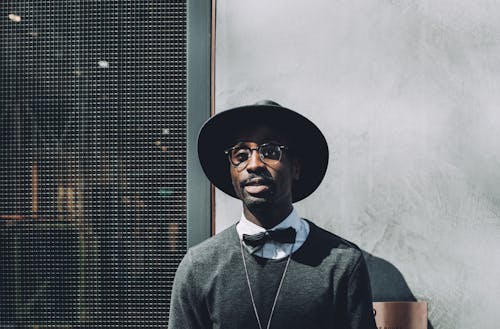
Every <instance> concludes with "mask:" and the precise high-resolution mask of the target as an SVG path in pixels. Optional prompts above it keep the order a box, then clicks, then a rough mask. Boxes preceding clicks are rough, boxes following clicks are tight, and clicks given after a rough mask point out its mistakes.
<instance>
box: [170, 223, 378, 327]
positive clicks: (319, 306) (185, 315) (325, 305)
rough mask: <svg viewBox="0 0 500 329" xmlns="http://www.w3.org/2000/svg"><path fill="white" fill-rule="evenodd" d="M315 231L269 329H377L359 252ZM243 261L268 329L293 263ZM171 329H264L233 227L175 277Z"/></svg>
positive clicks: (195, 253)
mask: <svg viewBox="0 0 500 329" xmlns="http://www.w3.org/2000/svg"><path fill="white" fill-rule="evenodd" d="M309 225H310V227H311V230H310V233H309V236H308V238H307V240H306V241H305V243H304V244H303V245H302V246H301V247H300V248H299V249H298V250H297V251H295V252H294V253H293V255H292V259H291V262H290V265H289V268H288V271H287V273H286V277H285V280H284V282H283V287H282V288H281V292H280V294H279V298H278V301H277V303H276V308H275V311H274V314H273V318H272V322H271V328H274V329H281V328H283V329H294V328H297V329H299V328H300V329H315V328H352V329H361V328H363V329H365V328H370V329H372V328H376V325H375V320H374V318H373V310H372V301H371V291H370V281H369V278H368V272H367V269H366V264H365V261H364V258H363V256H362V254H361V251H360V249H359V248H358V247H357V246H355V245H354V244H352V243H350V242H348V241H346V240H344V239H342V238H340V237H338V236H336V235H334V234H332V233H330V232H327V231H325V230H323V229H321V228H319V227H318V226H316V225H314V224H313V223H311V222H309ZM244 254H245V257H246V258H245V259H246V262H247V266H248V274H249V277H250V282H251V285H252V291H253V294H254V298H255V303H256V306H257V310H258V313H259V317H260V319H261V324H262V327H263V328H265V327H266V325H267V321H268V318H269V315H270V311H271V308H272V304H273V301H274V296H275V294H276V290H277V288H278V285H279V281H280V279H281V276H282V273H283V270H284V267H285V264H286V260H287V258H284V259H280V260H270V259H264V258H260V257H255V256H252V255H250V254H249V253H248V252H247V251H246V249H245V251H244ZM169 328H170V329H198V328H217V329H218V328H227V329H246V328H248V329H258V328H259V327H258V324H257V320H256V317H255V313H254V310H253V307H252V302H251V298H250V293H249V291H248V285H247V281H246V277H245V271H244V268H243V262H242V258H241V249H240V242H239V238H238V234H237V232H236V227H235V225H233V226H231V227H230V228H228V229H226V230H225V231H223V232H221V233H219V234H217V235H215V236H214V237H212V238H210V239H208V240H206V241H204V242H202V243H200V244H199V245H197V246H195V247H193V248H191V249H189V250H188V252H187V254H186V256H185V257H184V259H183V260H182V262H181V264H180V265H179V268H178V270H177V273H176V275H175V280H174V286H173V290H172V300H171V306H170V321H169Z"/></svg>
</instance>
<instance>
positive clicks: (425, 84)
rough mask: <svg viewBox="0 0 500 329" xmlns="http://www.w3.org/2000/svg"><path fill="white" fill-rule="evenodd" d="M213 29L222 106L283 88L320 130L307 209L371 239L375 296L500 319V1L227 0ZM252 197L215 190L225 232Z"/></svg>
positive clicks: (473, 318)
mask: <svg viewBox="0 0 500 329" xmlns="http://www.w3.org/2000/svg"><path fill="white" fill-rule="evenodd" d="M216 28H217V34H216V37H217V43H216V108H217V109H218V110H222V109H226V108H228V107H232V106H237V105H243V104H249V103H253V102H255V101H257V100H260V99H264V98H270V99H273V100H275V101H277V102H279V103H281V104H282V105H284V106H287V107H290V108H292V109H294V110H296V111H298V112H301V113H303V114H304V115H306V116H307V117H309V118H310V119H311V120H313V121H314V122H316V123H317V125H318V126H319V127H320V128H321V129H322V130H323V132H324V133H325V135H326V137H327V139H328V142H329V145H330V148H331V154H330V165H329V169H328V172H327V175H326V178H325V180H324V182H323V184H322V185H321V187H320V188H319V189H318V190H317V191H316V192H315V193H314V194H313V195H312V196H311V197H309V198H308V199H306V200H305V201H302V202H300V203H298V204H297V205H296V207H297V208H298V210H299V212H300V214H301V215H302V216H303V217H306V218H309V219H311V220H313V221H314V222H316V223H317V224H319V225H321V226H323V227H325V228H327V229H329V230H331V231H333V232H335V233H337V234H339V235H341V236H343V237H345V238H347V239H349V240H351V241H353V242H355V243H357V244H358V245H359V246H360V247H361V248H363V249H364V250H366V251H367V253H369V254H367V257H368V259H369V263H370V270H371V272H372V276H373V277H372V284H373V285H375V287H374V291H375V296H376V299H379V300H396V299H410V300H411V299H413V298H416V299H419V300H425V301H428V302H429V319H430V322H431V326H433V327H434V328H449V329H460V328H463V329H469V328H482V329H486V328H498V321H497V320H496V319H498V310H500V298H499V297H498V296H497V295H498V293H499V292H500V184H499V182H500V113H499V109H498V106H499V104H500V3H499V2H496V1H488V0H476V1H465V0H462V1H457V0H454V1H451V0H441V1H435V0H418V1H417V0H411V1H409V0H402V1H392V0H386V1H382V0H379V1H368V0H349V1H347V0H344V1H339V0H308V1H293V2H292V1H290V0H273V1H269V0H252V1H248V0H245V1H241V0H231V1H217V25H216ZM240 211H241V210H240V205H239V203H238V201H236V200H234V199H231V198H230V197H227V196H225V195H224V194H223V193H222V192H217V194H216V228H217V231H220V230H222V229H223V228H225V227H227V226H228V225H230V224H232V223H233V222H234V221H236V220H237V219H238V218H239V216H240ZM370 255H371V256H370Z"/></svg>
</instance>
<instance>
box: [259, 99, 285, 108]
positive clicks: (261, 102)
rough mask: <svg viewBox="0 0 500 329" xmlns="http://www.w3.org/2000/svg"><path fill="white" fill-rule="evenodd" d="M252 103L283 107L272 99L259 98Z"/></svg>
mask: <svg viewBox="0 0 500 329" xmlns="http://www.w3.org/2000/svg"><path fill="white" fill-rule="evenodd" d="M254 105H259V106H260V105H267V106H279V107H283V106H281V105H280V104H278V103H276V102H275V101H272V100H270V99H263V100H260V101H258V102H257V103H255V104H254Z"/></svg>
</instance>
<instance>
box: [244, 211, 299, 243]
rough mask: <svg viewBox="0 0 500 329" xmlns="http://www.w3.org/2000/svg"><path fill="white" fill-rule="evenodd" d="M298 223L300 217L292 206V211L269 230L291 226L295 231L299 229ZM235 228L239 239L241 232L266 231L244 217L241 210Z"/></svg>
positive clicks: (255, 232)
mask: <svg viewBox="0 0 500 329" xmlns="http://www.w3.org/2000/svg"><path fill="white" fill-rule="evenodd" d="M300 225H301V224H300V217H299V215H298V214H297V211H296V210H295V208H293V209H292V212H291V213H290V214H289V215H288V216H287V217H286V218H285V219H284V220H283V221H281V222H280V223H279V224H278V225H276V226H274V227H272V228H270V229H269V230H275V229H281V228H287V227H293V228H294V229H295V230H296V231H299V230H300ZM236 230H237V231H238V235H239V237H240V239H241V238H242V236H243V234H249V235H252V234H257V233H260V232H265V231H266V229H265V228H263V227H261V226H259V225H257V224H254V223H252V222H251V221H249V220H248V219H247V218H246V217H245V214H244V213H243V212H242V214H241V219H240V221H239V223H238V224H237V225H236Z"/></svg>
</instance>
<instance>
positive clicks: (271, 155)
mask: <svg viewBox="0 0 500 329" xmlns="http://www.w3.org/2000/svg"><path fill="white" fill-rule="evenodd" d="M262 155H263V156H264V157H265V158H268V159H278V158H279V157H280V149H279V148H277V147H276V146H271V145H270V146H267V147H265V148H263V149H262Z"/></svg>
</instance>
